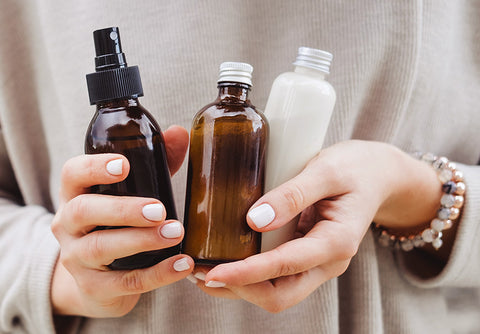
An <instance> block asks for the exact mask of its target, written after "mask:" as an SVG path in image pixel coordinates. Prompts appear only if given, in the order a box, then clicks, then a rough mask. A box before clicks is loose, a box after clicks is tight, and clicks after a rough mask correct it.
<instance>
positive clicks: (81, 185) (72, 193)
mask: <svg viewBox="0 0 480 334" xmlns="http://www.w3.org/2000/svg"><path fill="white" fill-rule="evenodd" d="M129 170H130V165H129V163H128V160H127V159H126V158H125V157H124V156H122V155H120V154H113V153H105V154H88V155H81V156H77V157H74V158H71V159H70V160H68V161H67V162H66V163H65V165H64V166H63V169H62V177H61V188H60V189H61V193H60V197H61V200H62V202H67V201H69V200H71V199H72V198H74V197H76V196H78V195H80V194H84V193H88V192H89V188H90V187H91V186H94V185H97V184H111V183H116V182H120V181H122V180H123V179H125V178H126V177H127V175H128V172H129Z"/></svg>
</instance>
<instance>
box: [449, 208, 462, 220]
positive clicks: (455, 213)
mask: <svg viewBox="0 0 480 334" xmlns="http://www.w3.org/2000/svg"><path fill="white" fill-rule="evenodd" d="M458 216H460V209H458V208H451V209H450V216H448V219H451V220H455V219H457V218H458Z"/></svg>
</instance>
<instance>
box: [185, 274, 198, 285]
mask: <svg viewBox="0 0 480 334" xmlns="http://www.w3.org/2000/svg"><path fill="white" fill-rule="evenodd" d="M186 278H187V279H188V280H189V281H190V282H192V283H193V284H197V282H198V280H197V279H196V278H195V276H193V275H192V274H190V275H188V276H187V277H186Z"/></svg>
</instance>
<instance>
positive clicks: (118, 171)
mask: <svg viewBox="0 0 480 334" xmlns="http://www.w3.org/2000/svg"><path fill="white" fill-rule="evenodd" d="M122 165H123V160H122V159H117V160H112V161H109V162H108V163H107V172H109V173H110V174H112V175H115V176H118V175H122V167H123V166H122Z"/></svg>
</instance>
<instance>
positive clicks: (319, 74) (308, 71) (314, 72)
mask: <svg viewBox="0 0 480 334" xmlns="http://www.w3.org/2000/svg"><path fill="white" fill-rule="evenodd" d="M293 71H294V72H295V73H299V74H304V75H308V76H311V77H315V78H317V79H321V80H325V78H326V77H327V74H326V73H325V72H323V71H320V70H318V69H315V68H311V67H305V66H295V67H294V70H293Z"/></svg>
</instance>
